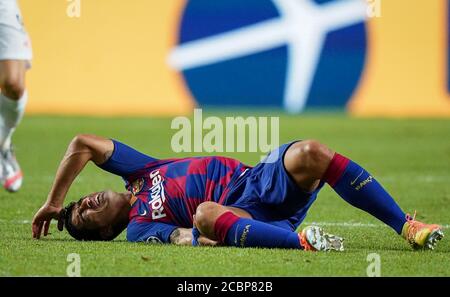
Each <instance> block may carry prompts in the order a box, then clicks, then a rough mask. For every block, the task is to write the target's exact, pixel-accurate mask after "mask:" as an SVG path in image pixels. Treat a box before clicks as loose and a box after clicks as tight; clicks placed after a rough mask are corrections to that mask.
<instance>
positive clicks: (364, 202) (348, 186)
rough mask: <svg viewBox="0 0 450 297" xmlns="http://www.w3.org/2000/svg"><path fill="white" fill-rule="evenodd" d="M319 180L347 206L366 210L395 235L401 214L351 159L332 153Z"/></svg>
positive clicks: (388, 197) (400, 230)
mask: <svg viewBox="0 0 450 297" xmlns="http://www.w3.org/2000/svg"><path fill="white" fill-rule="evenodd" d="M323 180H324V181H326V182H327V183H328V184H329V185H330V186H331V187H332V188H333V189H334V190H335V191H336V193H338V194H339V196H341V197H342V198H343V199H344V200H345V201H347V202H348V203H350V204H351V205H353V206H355V207H357V208H359V209H362V210H364V211H366V212H368V213H370V214H371V215H373V216H374V217H376V218H378V219H379V220H381V221H382V222H384V223H385V224H387V225H389V226H390V227H391V228H393V229H394V230H395V231H396V232H397V233H398V234H400V233H401V232H402V228H403V225H404V224H405V222H406V217H405V213H404V212H403V211H402V210H401V208H400V207H399V206H398V205H397V203H396V202H395V201H394V199H393V198H392V197H391V196H390V195H389V194H388V193H387V192H386V190H384V189H383V187H382V186H381V185H380V184H379V183H378V182H377V181H376V180H375V178H374V177H373V176H372V175H370V174H369V173H368V172H367V171H366V170H364V168H362V167H361V166H359V165H358V164H356V163H355V162H352V161H350V160H349V159H347V158H345V157H343V156H341V155H339V154H337V153H336V154H335V155H334V157H333V159H332V160H331V163H330V165H329V167H328V169H327V172H326V173H325V175H324V177H323Z"/></svg>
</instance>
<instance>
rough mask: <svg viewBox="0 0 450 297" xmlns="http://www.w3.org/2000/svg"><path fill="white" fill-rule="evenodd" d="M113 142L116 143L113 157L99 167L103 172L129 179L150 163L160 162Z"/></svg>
mask: <svg viewBox="0 0 450 297" xmlns="http://www.w3.org/2000/svg"><path fill="white" fill-rule="evenodd" d="M112 141H113V143H114V151H113V153H112V155H111V157H110V158H109V159H108V161H106V162H105V163H103V164H101V165H99V167H100V168H102V169H103V170H106V171H108V172H111V173H113V174H116V175H119V176H121V177H123V178H127V177H128V176H130V175H131V174H133V173H135V172H136V171H138V170H140V169H142V168H144V167H145V166H146V165H147V164H148V163H151V162H155V161H157V160H158V159H155V158H152V157H150V156H147V155H145V154H143V153H141V152H138V151H137V150H135V149H133V148H131V147H129V146H127V145H125V144H123V143H121V142H119V141H117V140H112Z"/></svg>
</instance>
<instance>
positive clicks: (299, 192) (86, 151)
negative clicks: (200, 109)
mask: <svg viewBox="0 0 450 297" xmlns="http://www.w3.org/2000/svg"><path fill="white" fill-rule="evenodd" d="M89 161H93V162H94V163H95V164H96V165H97V166H99V167H100V168H102V169H103V170H106V171H108V172H110V173H113V174H116V175H119V176H121V177H123V179H124V180H125V183H126V189H127V192H125V193H115V192H112V191H103V192H97V193H93V194H90V195H88V196H86V197H84V198H82V199H80V200H79V201H78V202H76V203H73V202H72V203H70V204H69V205H68V206H67V207H65V208H63V202H64V198H65V196H66V194H67V191H68V190H69V187H70V186H71V184H72V182H73V181H74V179H75V178H76V177H77V175H78V174H79V173H80V172H81V170H82V169H83V168H84V166H85V165H86V164H87V163H88V162H89ZM325 183H328V184H329V185H330V186H331V187H332V188H333V189H334V190H335V191H336V192H337V193H338V194H339V196H341V197H342V198H343V199H344V200H345V201H347V202H348V203H350V204H351V205H353V206H355V207H357V208H360V209H362V210H364V211H366V212H368V213H370V214H371V215H373V216H374V217H376V218H378V219H379V220H381V221H383V222H384V223H386V224H387V225H389V226H390V227H391V228H392V229H394V231H395V232H397V233H398V234H401V235H402V236H403V237H404V238H405V239H406V240H407V241H408V242H409V243H410V244H411V245H412V246H413V248H424V249H433V248H434V247H435V244H436V242H437V240H440V239H441V238H442V237H443V232H442V230H441V228H440V227H439V226H438V225H428V224H424V223H421V222H419V221H416V220H414V218H411V217H410V216H409V215H405V213H404V212H403V211H402V210H401V209H400V207H399V206H398V205H397V204H396V202H395V201H394V199H393V198H392V197H391V196H390V195H389V194H388V193H387V192H386V191H385V190H384V189H383V188H382V186H381V185H380V184H379V183H378V182H377V181H376V180H375V178H373V176H372V175H370V174H369V173H368V172H367V171H366V170H364V169H363V168H362V167H360V166H359V165H358V164H356V163H354V162H353V161H350V160H349V159H347V158H345V157H343V156H342V155H340V154H338V153H335V152H333V151H332V150H330V149H329V148H327V147H326V146H325V145H323V144H320V143H319V142H317V141H313V140H305V141H295V142H291V143H288V144H284V145H282V146H280V147H279V148H278V149H276V150H274V151H273V152H272V153H271V154H269V155H268V157H267V158H266V162H264V161H263V162H261V163H260V164H258V165H257V166H255V167H250V166H247V165H244V164H242V163H241V162H239V161H237V160H234V159H230V158H225V157H194V158H184V159H166V160H158V159H155V158H152V157H149V156H146V155H144V154H142V153H139V152H137V151H136V150H134V149H132V148H130V147H128V146H126V145H124V144H122V143H120V142H118V141H115V140H109V139H105V138H101V137H98V136H92V135H80V136H77V137H75V138H74V139H73V141H72V142H71V143H70V145H69V147H68V149H67V152H66V154H65V156H64V158H63V160H62V161H61V164H60V166H59V168H58V171H57V173H56V177H55V181H54V183H53V186H52V188H51V191H50V193H49V195H48V199H47V201H46V203H45V204H44V205H43V206H42V207H41V208H40V209H39V211H38V212H37V213H36V215H35V216H34V218H33V223H32V231H33V237H34V238H40V236H41V232H42V231H43V232H44V235H47V234H48V230H49V226H50V221H51V220H52V219H57V220H58V229H59V230H63V227H64V226H65V228H66V229H67V231H68V232H69V234H70V235H71V236H72V237H74V238H75V239H78V240H112V239H114V238H115V237H116V236H118V235H119V234H120V233H121V232H122V231H123V230H124V229H125V228H127V240H128V241H132V242H139V241H141V242H162V243H174V244H180V245H216V244H219V245H226V246H238V247H267V248H294V249H303V250H320V251H327V250H343V245H342V238H340V237H337V236H334V235H330V234H327V233H325V232H323V230H322V229H321V228H319V227H317V226H310V227H307V228H305V229H304V230H303V231H302V232H300V233H296V232H295V230H296V228H297V227H298V226H299V225H300V223H301V222H302V221H303V219H304V218H305V216H306V213H307V211H308V209H309V208H310V206H311V204H312V203H313V202H314V201H315V200H316V197H317V194H318V192H319V191H320V189H321V188H322V187H323V185H324V184H325ZM193 227H194V228H193Z"/></svg>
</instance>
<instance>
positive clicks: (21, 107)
mask: <svg viewBox="0 0 450 297" xmlns="http://www.w3.org/2000/svg"><path fill="white" fill-rule="evenodd" d="M27 100H28V93H27V91H25V92H24V93H23V95H22V97H21V98H20V99H19V100H12V99H10V98H8V97H6V96H5V95H3V94H2V93H0V149H1V150H2V151H5V150H7V149H9V147H10V146H11V137H12V134H13V133H14V130H15V129H16V127H17V125H18V124H19V123H20V120H21V119H22V117H23V114H24V112H25V106H26V104H27Z"/></svg>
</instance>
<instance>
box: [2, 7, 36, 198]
mask: <svg viewBox="0 0 450 297" xmlns="http://www.w3.org/2000/svg"><path fill="white" fill-rule="evenodd" d="M31 58H32V52H31V43H30V40H29V38H28V34H27V33H26V31H25V29H24V26H23V22H22V16H21V13H20V9H19V7H18V5H17V2H16V0H0V90H1V92H0V161H1V168H0V179H1V182H2V185H3V187H4V188H5V189H6V190H8V191H10V192H16V191H18V190H19V189H20V187H21V186H22V171H21V169H20V167H19V164H18V163H17V160H16V157H15V154H14V152H13V150H12V145H11V138H12V135H13V133H14V131H15V129H16V127H17V125H18V124H19V122H20V120H21V119H22V117H23V114H24V111H25V105H26V103H27V92H26V89H25V73H26V71H27V69H28V68H29V67H30V61H31Z"/></svg>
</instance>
